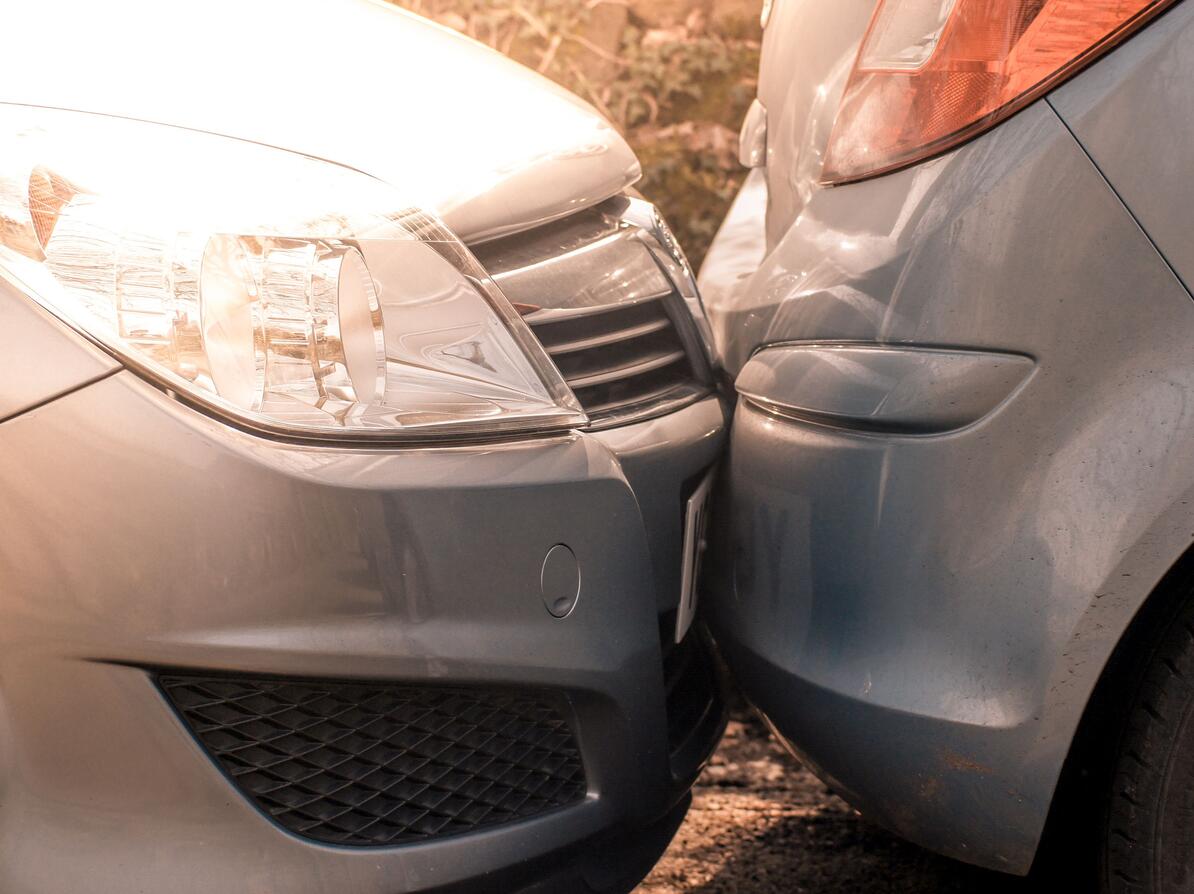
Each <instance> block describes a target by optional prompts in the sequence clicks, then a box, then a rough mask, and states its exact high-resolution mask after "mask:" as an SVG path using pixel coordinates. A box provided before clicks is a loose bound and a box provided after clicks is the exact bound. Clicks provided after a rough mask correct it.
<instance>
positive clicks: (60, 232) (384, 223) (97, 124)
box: [0, 104, 585, 439]
mask: <svg viewBox="0 0 1194 894" xmlns="http://www.w3.org/2000/svg"><path fill="white" fill-rule="evenodd" d="M411 174H412V176H413V177H417V175H418V172H414V171H412V172H411ZM0 275H4V276H6V277H7V278H9V279H10V280H13V281H14V282H15V283H16V284H17V285H18V286H19V287H20V288H21V289H22V290H23V291H25V292H26V293H27V294H29V295H30V296H31V297H33V298H34V299H35V300H37V301H39V302H40V303H42V304H43V305H44V306H45V307H46V308H48V309H49V310H50V311H52V312H53V313H54V314H56V315H57V316H59V317H60V318H61V319H63V320H64V321H66V322H67V323H69V324H70V325H71V326H73V327H74V328H76V329H77V330H79V331H80V332H83V333H84V334H86V335H87V336H88V337H90V338H91V339H93V340H95V341H96V342H98V343H100V344H102V345H103V346H105V347H106V348H108V349H109V350H111V351H112V352H113V353H115V354H117V355H119V356H120V357H121V358H122V359H123V360H124V361H125V362H126V363H127V364H128V365H129V366H131V367H133V368H135V369H137V370H138V371H140V372H142V373H143V374H145V375H147V376H149V377H151V378H153V379H155V380H157V381H158V382H159V383H161V384H163V385H165V386H166V387H168V388H170V389H171V390H173V391H175V392H177V393H178V394H179V395H181V396H183V397H185V398H186V399H189V400H191V401H193V402H196V403H199V404H202V405H204V406H206V407H208V408H210V409H213V410H216V411H218V412H219V413H221V414H223V415H225V416H228V417H231V418H234V419H235V420H237V421H239V422H241V423H243V424H246V425H248V426H249V427H252V428H257V429H263V430H267V431H274V432H277V433H281V434H290V435H297V436H303V437H316V438H318V437H350V438H354V439H372V438H381V439H392V438H403V437H408V438H419V437H422V438H426V437H444V436H447V435H469V436H475V435H479V434H486V433H497V432H506V431H512V430H516V431H541V430H552V429H560V428H568V427H572V426H576V425H581V424H583V423H584V421H585V417H584V414H583V412H582V411H581V409H580V406H579V404H578V403H577V402H576V398H575V397H574V396H573V395H572V393H571V391H570V390H569V389H568V386H567V385H566V384H565V383H564V381H563V380H562V379H561V378H560V376H559V373H558V372H557V371H556V369H555V367H554V365H553V364H552V363H551V361H550V359H549V358H548V357H547V355H546V353H545V352H544V351H543V349H542V348H541V347H540V346H539V343H538V342H537V341H536V340H535V338H534V336H533V335H532V334H531V332H530V330H529V329H528V328H527V327H526V325H525V324H524V323H523V322H522V320H521V318H520V317H519V316H518V314H517V313H515V311H514V310H513V308H512V307H511V306H510V304H509V303H508V302H507V301H506V299H505V297H504V296H503V295H502V294H501V292H500V291H499V290H498V288H497V286H496V285H495V284H494V283H493V282H492V280H490V279H489V277H488V276H487V275H486V274H485V272H484V271H483V270H482V269H481V267H480V266H479V265H478V264H477V262H476V260H475V259H474V258H473V257H472V255H471V254H470V253H469V251H468V250H467V249H466V248H465V247H464V246H463V245H462V244H461V243H460V242H459V241H458V240H457V239H456V238H455V237H454V236H453V235H452V234H451V233H450V232H449V231H448V230H447V228H446V227H444V225H443V224H442V223H441V222H440V221H439V220H438V219H437V218H435V217H434V216H433V215H431V214H429V213H427V212H425V211H422V210H420V209H419V208H417V207H416V206H415V205H414V204H412V203H411V201H410V200H409V198H405V197H404V196H403V195H402V194H401V193H400V192H399V191H398V190H397V189H395V188H393V187H392V186H389V185H387V184H384V183H381V182H379V181H377V180H375V179H373V178H371V177H368V176H366V175H364V174H361V173H359V172H357V171H353V170H350V169H347V168H343V167H340V166H338V165H334V164H331V163H328V162H322V161H318V160H315V159H311V158H308V157H306V156H302V155H297V154H294V153H290V152H284V151H281V150H277V149H270V148H266V147H263V146H259V145H256V144H253V143H246V142H242V141H238V140H233V139H228V138H224V137H216V136H211V135H208V134H203V133H196V132H192V131H187V130H182V129H178V128H171V127H164V126H159V125H151V124H144V123H139V122H132V121H127V120H123V119H117V118H108V117H105V116H100V115H89V114H81V113H73V112H60V111H52V110H44V109H31V108H27V107H22V106H11V105H3V104H0Z"/></svg>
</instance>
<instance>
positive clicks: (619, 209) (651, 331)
mask: <svg viewBox="0 0 1194 894" xmlns="http://www.w3.org/2000/svg"><path fill="white" fill-rule="evenodd" d="M626 207H627V200H625V199H611V200H610V201H608V202H606V203H603V204H602V205H600V206H598V207H597V208H593V209H588V210H586V211H583V212H580V213H578V214H576V215H574V216H573V217H572V218H567V219H565V220H563V221H557V222H555V223H552V224H547V225H545V226H543V227H540V228H538V229H536V230H531V231H529V232H526V233H522V234H518V235H516V236H510V237H506V238H505V239H501V240H496V241H494V242H489V243H485V244H482V245H478V246H474V247H473V248H474V251H475V252H476V255H477V258H478V259H479V260H480V261H481V263H482V265H483V266H484V267H485V268H486V270H487V271H489V273H490V274H491V275H492V276H493V277H494V280H495V281H496V282H497V283H498V284H499V285H500V286H501V288H502V291H503V292H504V293H505V294H506V297H507V298H509V299H510V300H511V301H512V302H515V303H516V304H519V305H523V306H528V307H529V308H532V310H531V311H530V312H529V313H526V314H525V315H524V317H523V319H524V320H525V321H526V323H527V324H528V325H529V326H530V328H531V331H532V332H534V333H535V335H536V337H537V338H538V339H539V341H540V343H541V344H542V345H543V347H544V349H545V350H546V351H547V353H548V354H549V355H550V356H551V358H552V359H553V360H554V361H555V364H556V366H557V367H558V368H559V370H560V374H561V375H562V376H563V378H564V380H565V381H566V382H567V383H568V385H569V386H570V387H571V388H572V390H573V392H574V393H575V394H576V397H577V400H579V401H580V403H581V406H583V407H584V408H585V411H586V412H587V413H588V415H589V419H590V425H591V426H592V427H594V428H604V427H608V426H610V425H618V424H624V423H626V422H630V421H633V420H635V419H641V418H647V417H649V416H652V415H658V414H660V413H664V412H671V411H672V410H675V409H678V408H679V407H681V406H683V405H685V404H686V403H691V402H692V401H694V400H697V399H699V398H700V397H701V396H703V395H705V394H708V393H710V391H711V386H710V384H709V377H708V373H707V366H706V361H705V359H704V356H703V354H701V352H700V349H699V345H698V346H697V347H694V346H693V343H694V339H693V338H692V337H691V336H690V335H686V334H683V333H682V332H681V326H684V325H688V326H689V328H691V323H689V322H687V316H686V315H687V314H688V310H687V308H686V307H685V304H684V298H683V297H682V296H681V295H680V293H679V292H678V291H677V289H676V286H675V283H673V281H672V279H671V277H670V275H669V274H667V273H666V272H665V265H663V264H661V263H660V262H659V261H658V260H657V258H656V255H655V254H654V253H653V252H654V251H656V250H660V249H659V247H658V245H657V243H656V242H655V241H652V240H653V237H651V236H650V235H649V234H648V232H647V231H645V230H643V229H640V228H639V226H637V225H635V224H633V223H630V222H627V221H626V220H625V219H623V217H622V214H623V212H624V211H625V209H626ZM652 245H656V249H652V248H651V246H652ZM678 322H679V325H678ZM687 332H688V329H685V330H684V333H687ZM698 355H700V356H698Z"/></svg>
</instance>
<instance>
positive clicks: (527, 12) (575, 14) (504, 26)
mask: <svg viewBox="0 0 1194 894" xmlns="http://www.w3.org/2000/svg"><path fill="white" fill-rule="evenodd" d="M392 2H396V3H397V4H398V5H399V6H403V7H405V8H406V9H409V10H411V11H413V12H416V13H418V14H420V15H423V16H427V17H428V18H431V19H435V20H436V21H438V22H440V23H442V24H444V25H447V26H448V27H451V28H455V29H456V30H458V31H461V32H463V33H465V34H467V35H468V36H470V37H472V38H474V39H476V40H479V41H481V42H482V43H485V44H488V45H489V46H491V47H493V48H494V49H496V50H499V51H501V52H503V53H505V54H507V55H509V56H511V57H513V58H514V59H517V60H518V61H519V62H521V63H523V64H524V65H527V66H529V67H530V68H533V69H535V70H536V71H539V72H541V73H542V74H544V75H546V76H547V77H549V78H551V79H552V80H554V81H556V82H558V83H560V84H562V85H563V86H565V87H567V88H568V89H569V90H572V91H573V92H575V93H577V94H579V95H580V96H582V97H583V98H584V99H586V100H588V101H589V102H590V103H592V104H593V105H594V106H595V107H596V108H597V109H598V110H599V111H600V112H601V113H602V114H603V115H605V116H606V117H607V118H609V119H610V120H611V121H612V122H613V123H614V124H615V126H617V127H618V128H619V130H621V131H622V132H623V133H624V134H625V135H626V136H627V138H628V139H629V140H630V143H631V144H632V145H633V146H634V148H635V150H636V151H637V152H638V153H639V157H640V158H641V159H642V162H643V180H642V182H641V183H640V184H639V189H641V190H642V192H643V193H644V194H645V195H647V196H648V197H649V198H651V199H652V201H655V202H656V203H658V204H659V205H660V207H661V208H662V209H663V211H664V213H665V214H666V216H667V218H668V220H669V222H670V223H671V224H672V227H673V228H674V229H675V230H676V231H677V233H678V234H679V237H680V239H681V241H682V243H683V244H684V246H685V248H686V250H687V251H688V253H689V256H690V257H691V259H692V262H693V264H694V265H699V264H700V262H701V260H702V258H704V255H705V251H706V249H707V248H708V245H709V241H710V240H711V239H712V238H713V234H714V233H715V232H716V231H717V226H718V224H719V223H720V221H721V218H722V216H723V215H724V214H725V212H726V209H727V208H728V207H729V203H730V201H731V200H732V199H733V196H734V193H735V192H736V191H737V188H738V185H739V184H740V183H741V181H742V177H743V174H744V172H743V171H742V169H741V168H740V167H739V166H738V163H737V160H736V152H735V139H736V136H735V135H736V133H737V129H738V125H739V124H740V123H741V121H742V116H743V115H744V114H745V113H746V107H747V106H748V105H749V103H750V100H751V98H752V97H753V96H754V93H755V77H756V72H757V70H758V60H759V37H760V35H759V30H758V14H759V5H760V3H759V0H587V2H586V0H392Z"/></svg>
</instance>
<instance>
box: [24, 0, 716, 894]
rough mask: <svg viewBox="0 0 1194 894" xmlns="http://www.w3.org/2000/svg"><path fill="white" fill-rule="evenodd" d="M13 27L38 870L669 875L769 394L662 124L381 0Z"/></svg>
mask: <svg viewBox="0 0 1194 894" xmlns="http://www.w3.org/2000/svg"><path fill="white" fill-rule="evenodd" d="M0 23H2V25H3V29H4V34H5V49H4V52H3V54H0V72H2V75H0V331H2V332H3V336H4V351H3V352H0V449H2V451H3V460H4V461H3V463H0V530H2V531H3V537H0V891H3V892H5V894H33V892H38V894H43V892H88V894H100V892H113V894H127V892H131V891H162V892H165V891H169V892H236V891H288V892H296V894H297V892H311V894H315V892H322V894H345V892H377V894H395V892H415V891H431V890H435V891H448V890H452V891H457V890H481V891H503V892H505V891H516V890H523V889H533V890H534V891H536V892H546V891H564V892H579V891H625V890H627V889H629V888H630V887H631V886H633V885H634V884H635V883H636V882H637V881H638V879H639V878H640V877H641V876H642V875H643V874H645V873H646V871H647V870H648V869H649V868H650V866H651V864H652V863H653V862H654V860H655V859H656V857H657V856H658V854H659V853H660V852H661V851H662V849H663V848H664V847H665V846H666V844H667V842H668V840H669V839H670V837H671V835H672V833H673V832H674V830H675V828H676V826H677V825H678V824H679V822H680V820H681V819H682V817H683V815H684V811H685V808H686V806H687V798H688V789H689V786H690V785H691V782H692V780H693V778H694V777H695V775H696V773H697V772H698V770H699V768H700V766H701V764H702V762H703V761H704V760H705V758H706V757H707V756H708V754H709V752H710V750H711V749H712V747H713V745H714V744H715V743H716V740H717V738H718V736H719V735H720V732H721V728H722V724H723V708H722V704H723V702H722V700H721V696H720V691H719V688H718V677H717V671H716V669H715V668H714V666H713V664H712V662H711V657H710V654H711V653H710V652H709V650H708V648H707V646H706V642H705V640H704V639H702V637H701V635H700V634H699V631H698V630H697V629H696V628H694V627H693V626H692V618H693V610H694V605H693V598H694V594H695V572H696V569H697V566H698V562H699V559H700V544H701V542H702V537H701V525H702V520H703V518H704V515H705V513H704V499H705V495H706V494H707V493H708V492H709V482H710V478H709V475H710V472H711V469H712V468H713V466H714V463H715V461H716V459H717V457H718V454H719V452H720V450H721V447H722V444H723V426H724V422H725V419H724V411H723V404H722V402H721V399H720V398H719V396H718V394H717V392H716V387H715V385H716V383H715V381H714V377H713V375H712V372H711V366H710V360H709V352H708V349H707V343H708V334H709V331H708V324H707V322H706V320H705V317H704V315H703V312H702V310H701V305H700V301H699V299H698V297H697V293H696V290H695V285H694V280H693V277H692V275H691V273H690V271H689V268H688V266H687V263H686V261H685V259H684V256H683V254H682V253H681V251H680V249H679V247H678V246H677V245H676V243H675V241H674V239H673V238H672V237H671V234H670V232H669V231H668V229H667V227H666V226H665V225H664V223H663V221H662V220H661V218H660V217H659V215H658V214H657V213H656V212H655V209H654V208H653V207H652V206H651V205H649V204H648V203H647V202H645V201H644V200H642V199H641V198H638V197H636V196H634V195H632V194H631V193H630V192H628V190H629V189H630V187H631V184H632V183H633V182H634V181H635V180H636V179H637V177H638V175H639V166H638V163H637V161H636V160H635V158H634V156H633V154H632V153H631V151H630V150H629V149H628V147H627V145H626V144H625V143H624V142H623V141H622V140H621V139H620V138H619V137H618V136H617V135H616V134H615V133H614V132H613V131H612V130H611V129H610V128H609V126H608V125H607V124H606V123H605V122H604V121H602V120H601V119H600V118H599V116H597V115H596V113H594V112H593V110H592V109H591V108H589V107H588V106H586V105H585V104H583V103H581V102H579V101H577V100H575V99H574V98H573V97H571V96H570V95H568V94H566V93H564V92H563V91H561V90H559V89H558V88H556V87H554V86H552V85H551V84H549V83H548V82H547V81H545V80H543V79H542V78H540V77H538V76H537V75H534V74H533V73H531V72H529V71H526V70H524V69H522V68H520V67H518V66H516V65H514V64H513V63H511V62H508V61H506V60H504V59H503V58H501V57H499V56H498V55H497V54H495V53H492V52H490V51H489V50H486V49H484V48H482V47H480V46H478V45H476V44H474V43H472V42H471V41H468V40H466V39H464V38H461V37H459V36H456V35H454V34H452V33H450V32H448V31H447V30H445V29H442V28H439V27H437V26H434V25H432V24H430V23H428V22H426V21H424V20H421V19H418V18H417V17H414V16H411V15H408V14H405V13H401V12H399V11H397V10H395V9H394V8H393V7H390V6H388V5H386V4H382V3H372V2H367V0H254V2H252V3H242V2H236V0H204V2H196V3H188V4H176V5H174V4H166V5H163V4H161V3H158V2H152V0H117V2H105V3H90V2H78V3H68V2H52V3H20V4H8V5H6V7H5V9H4V11H3V13H0Z"/></svg>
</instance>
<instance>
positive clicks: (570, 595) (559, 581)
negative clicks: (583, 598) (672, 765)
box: [539, 543, 580, 618]
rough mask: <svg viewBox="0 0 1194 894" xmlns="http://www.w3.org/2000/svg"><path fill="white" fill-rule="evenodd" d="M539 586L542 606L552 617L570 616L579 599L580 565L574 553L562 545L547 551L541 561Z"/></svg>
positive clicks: (558, 544)
mask: <svg viewBox="0 0 1194 894" xmlns="http://www.w3.org/2000/svg"><path fill="white" fill-rule="evenodd" d="M539 585H540V587H541V589H542V592H543V604H544V605H545V606H547V610H548V611H549V612H551V614H552V616H553V617H556V618H566V617H568V616H569V615H570V614H572V610H573V609H574V608H576V601H577V599H579V598H580V565H579V564H578V563H577V561H576V553H574V552H572V550H571V548H569V547H568V546H565V545H564V544H563V543H557V544H556V545H555V546H553V547H552V548H551V549H549V550H548V551H547V555H546V556H545V557H544V559H543V571H542V572H540V575H539Z"/></svg>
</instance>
